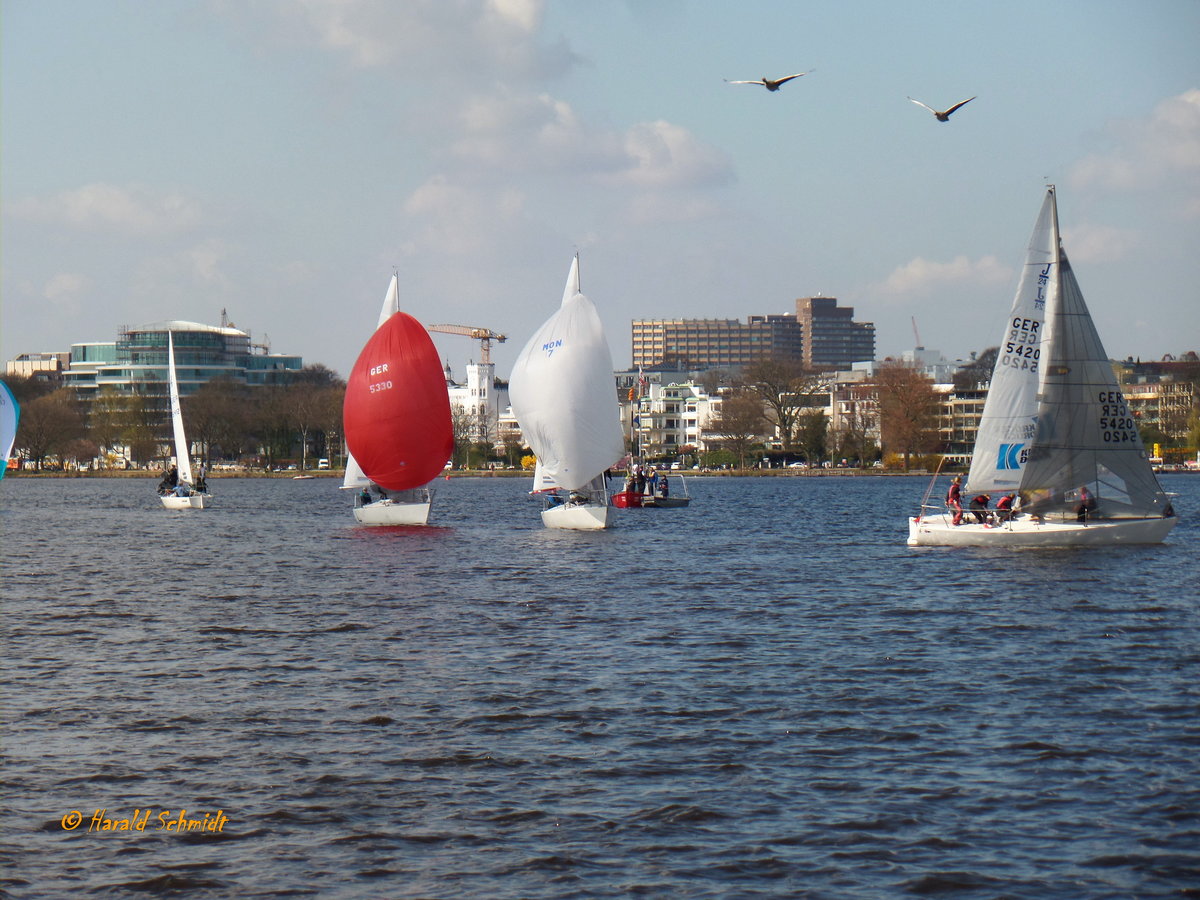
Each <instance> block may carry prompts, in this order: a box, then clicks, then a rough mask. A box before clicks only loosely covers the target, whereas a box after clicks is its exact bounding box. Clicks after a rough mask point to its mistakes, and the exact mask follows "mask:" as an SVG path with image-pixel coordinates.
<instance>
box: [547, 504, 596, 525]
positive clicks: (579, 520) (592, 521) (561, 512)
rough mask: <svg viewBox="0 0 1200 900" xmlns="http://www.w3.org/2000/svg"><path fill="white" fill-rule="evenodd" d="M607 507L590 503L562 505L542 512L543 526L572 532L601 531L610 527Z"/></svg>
mask: <svg viewBox="0 0 1200 900" xmlns="http://www.w3.org/2000/svg"><path fill="white" fill-rule="evenodd" d="M608 510H609V507H607V506H596V505H594V504H590V503H579V504H566V503H564V504H561V505H559V506H551V507H549V508H547V509H543V510H542V524H543V525H545V526H546V527H547V528H566V529H570V530H572V531H600V530H601V529H604V528H607V527H608Z"/></svg>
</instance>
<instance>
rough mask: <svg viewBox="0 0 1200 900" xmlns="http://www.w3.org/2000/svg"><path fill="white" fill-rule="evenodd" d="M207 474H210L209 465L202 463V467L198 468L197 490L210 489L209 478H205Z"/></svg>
mask: <svg viewBox="0 0 1200 900" xmlns="http://www.w3.org/2000/svg"><path fill="white" fill-rule="evenodd" d="M206 475H208V466H206V465H205V464H204V463H200V468H198V469H197V470H196V484H195V488H196V490H198V491H207V490H208V479H207V478H205V476H206Z"/></svg>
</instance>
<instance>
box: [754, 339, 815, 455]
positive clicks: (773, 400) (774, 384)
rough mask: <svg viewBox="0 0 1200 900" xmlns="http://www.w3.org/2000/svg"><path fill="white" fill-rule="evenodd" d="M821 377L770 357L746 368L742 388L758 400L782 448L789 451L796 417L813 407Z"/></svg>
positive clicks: (800, 365) (798, 364)
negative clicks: (776, 430) (775, 430)
mask: <svg viewBox="0 0 1200 900" xmlns="http://www.w3.org/2000/svg"><path fill="white" fill-rule="evenodd" d="M825 377H826V376H824V375H823V374H822V373H821V372H818V371H817V370H815V369H808V368H805V366H804V364H803V363H802V362H800V361H799V360H797V359H775V358H771V359H762V360H758V361H757V362H754V363H751V364H750V365H749V366H747V367H746V369H745V371H744V372H743V376H742V385H743V386H744V387H745V388H746V390H748V391H751V392H752V393H754V394H755V395H756V396H758V397H759V399H761V400H762V402H763V404H764V405H765V407H766V409H767V411H768V416H769V417H770V421H771V423H772V424H774V426H775V427H776V428H777V429H778V430H779V439H780V440H781V441H782V442H783V449H785V450H790V449H792V444H793V442H794V440H795V434H796V423H797V421H798V419H799V417H800V414H801V412H802V411H803V410H804V409H806V408H809V407H812V406H813V405H814V403H813V398H814V396H815V395H816V394H817V393H818V392H819V390H820V389H821V386H822V384H823V383H824V379H825ZM822 405H824V404H822Z"/></svg>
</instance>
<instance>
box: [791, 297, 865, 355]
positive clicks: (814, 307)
mask: <svg viewBox="0 0 1200 900" xmlns="http://www.w3.org/2000/svg"><path fill="white" fill-rule="evenodd" d="M796 319H797V320H798V321H799V322H800V326H801V328H803V330H804V338H805V340H804V364H805V365H806V366H808V367H809V368H810V369H849V368H850V367H851V366H852V365H853V364H854V363H856V362H865V361H867V360H872V359H874V358H875V325H874V324H873V323H871V322H855V321H854V307H852V306H838V305H837V298H836V297H801V298H800V299H799V300H797V301H796Z"/></svg>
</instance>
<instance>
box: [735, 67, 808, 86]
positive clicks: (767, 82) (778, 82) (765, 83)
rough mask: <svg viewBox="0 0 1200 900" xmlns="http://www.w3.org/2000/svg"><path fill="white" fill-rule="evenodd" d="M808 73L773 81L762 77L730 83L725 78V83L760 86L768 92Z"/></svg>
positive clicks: (785, 76)
mask: <svg viewBox="0 0 1200 900" xmlns="http://www.w3.org/2000/svg"><path fill="white" fill-rule="evenodd" d="M815 71H816V70H815V69H809V70H808V72H815ZM808 72H800V73H798V74H796V75H784V76H783V77H782V78H775V79H771V78H768V77H767V76H765V75H764V76H763V77H762V79H761V80H760V81H730V80H729V79H728V78H726V79H725V83H726V84H761V85H762V86H763V87H765V88H766V89H767V90H768V91H777V90H779V89H780V88H781V87H783V85H785V84H787V83H788V82H789V81H791V80H792V79H793V78H799V77H800V76H801V75H807V74H808Z"/></svg>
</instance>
